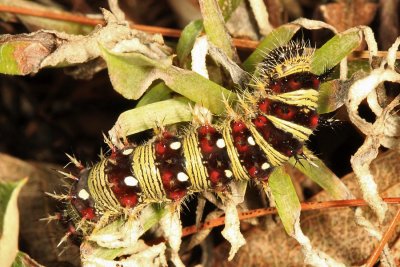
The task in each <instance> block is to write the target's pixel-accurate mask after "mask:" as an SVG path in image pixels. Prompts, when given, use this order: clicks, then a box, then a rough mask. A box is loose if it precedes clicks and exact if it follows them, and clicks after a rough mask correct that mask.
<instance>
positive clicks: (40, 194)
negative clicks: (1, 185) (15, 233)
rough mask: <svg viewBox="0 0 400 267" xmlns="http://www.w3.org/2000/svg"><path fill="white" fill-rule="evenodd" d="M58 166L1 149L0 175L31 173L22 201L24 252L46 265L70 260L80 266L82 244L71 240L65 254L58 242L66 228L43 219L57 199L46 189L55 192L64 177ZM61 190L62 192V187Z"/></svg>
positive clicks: (13, 176)
mask: <svg viewBox="0 0 400 267" xmlns="http://www.w3.org/2000/svg"><path fill="white" fill-rule="evenodd" d="M55 169H60V167H56V166H49V165H48V166H44V165H39V164H34V163H27V162H24V161H21V160H19V159H16V158H13V157H11V156H8V155H6V154H1V153H0V179H2V180H5V181H16V180H18V179H20V178H21V177H29V180H28V183H27V184H26V185H25V186H24V187H23V188H22V190H21V193H20V195H19V202H18V206H19V211H20V222H21V227H20V240H21V241H22V243H23V244H24V246H23V247H22V249H23V250H24V252H27V253H28V254H29V256H31V257H32V258H33V259H35V260H37V261H38V262H40V263H42V264H45V265H46V266H60V265H61V264H62V263H66V262H69V263H70V264H73V265H74V266H78V265H79V248H78V247H76V246H73V245H72V244H70V247H69V249H68V250H66V251H65V252H64V253H63V254H60V252H61V251H62V248H57V243H58V242H59V241H60V240H61V238H62V236H63V235H64V234H65V232H66V230H65V229H64V228H63V227H61V225H59V224H56V223H46V222H44V221H40V219H42V218H46V217H48V215H49V214H51V213H52V212H53V209H54V208H55V202H54V201H53V200H52V199H51V198H47V197H45V195H44V192H54V191H55V190H56V189H55V188H56V187H57V186H60V184H61V178H60V176H59V175H58V174H57V172H56V171H55ZM57 191H58V192H60V188H58V190H57Z"/></svg>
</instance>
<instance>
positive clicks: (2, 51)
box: [0, 42, 27, 75]
mask: <svg viewBox="0 0 400 267" xmlns="http://www.w3.org/2000/svg"><path fill="white" fill-rule="evenodd" d="M26 46H27V44H26V42H17V43H3V44H2V45H0V73H3V74H11V75H23V74H24V73H23V71H22V68H20V66H19V65H20V61H19V60H18V59H17V58H16V57H15V56H14V52H15V51H17V50H18V48H19V47H26Z"/></svg>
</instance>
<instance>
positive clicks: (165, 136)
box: [161, 130, 175, 139]
mask: <svg viewBox="0 0 400 267" xmlns="http://www.w3.org/2000/svg"><path fill="white" fill-rule="evenodd" d="M161 137H162V138H163V139H171V138H172V137H175V133H173V132H171V131H167V130H164V131H163V132H162V133H161Z"/></svg>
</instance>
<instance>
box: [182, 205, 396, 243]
mask: <svg viewBox="0 0 400 267" xmlns="http://www.w3.org/2000/svg"><path fill="white" fill-rule="evenodd" d="M383 201H385V202H386V203H388V204H400V198H399V197H394V198H384V199H383ZM360 206H367V203H366V202H365V200H363V199H348V200H331V201H324V202H303V203H301V210H302V211H309V210H320V209H328V208H340V207H360ZM277 213H278V211H277V209H276V208H264V209H255V210H250V211H244V212H239V219H240V220H245V219H250V218H256V217H260V216H265V215H270V214H277ZM224 223H225V217H224V216H222V217H219V218H216V219H213V220H210V221H206V222H204V223H202V224H200V225H199V226H198V227H197V226H196V225H192V226H188V227H185V228H183V230H182V236H188V235H192V234H194V233H197V232H199V231H201V230H205V229H211V228H214V227H217V226H221V225H224Z"/></svg>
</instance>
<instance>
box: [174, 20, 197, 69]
mask: <svg viewBox="0 0 400 267" xmlns="http://www.w3.org/2000/svg"><path fill="white" fill-rule="evenodd" d="M202 30H203V21H202V20H195V21H192V22H190V23H189V24H188V25H186V27H185V28H184V29H183V31H182V33H181V37H180V38H179V41H178V45H177V47H176V54H177V57H178V61H179V65H180V66H182V67H183V66H185V62H187V61H188V57H189V55H190V53H191V51H192V48H193V45H194V43H195V41H196V38H197V37H199V35H200V34H201V32H202Z"/></svg>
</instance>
